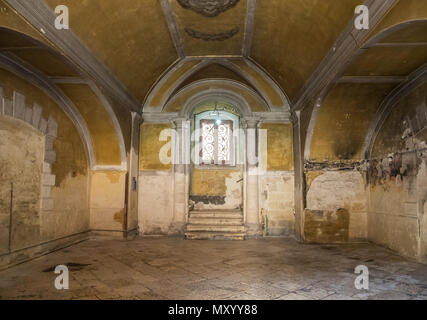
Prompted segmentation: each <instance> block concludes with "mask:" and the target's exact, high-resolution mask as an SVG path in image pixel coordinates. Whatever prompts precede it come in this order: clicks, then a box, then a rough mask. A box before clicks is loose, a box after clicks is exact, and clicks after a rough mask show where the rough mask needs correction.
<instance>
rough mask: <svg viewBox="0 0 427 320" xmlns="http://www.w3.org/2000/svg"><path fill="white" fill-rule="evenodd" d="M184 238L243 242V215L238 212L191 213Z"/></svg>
mask: <svg viewBox="0 0 427 320" xmlns="http://www.w3.org/2000/svg"><path fill="white" fill-rule="evenodd" d="M185 237H186V238H187V239H191V240H196V239H197V240H244V238H245V227H244V223H243V213H242V211H240V210H197V211H191V212H190V216H189V220H188V224H187V228H186V232H185Z"/></svg>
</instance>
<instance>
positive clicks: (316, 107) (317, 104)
mask: <svg viewBox="0 0 427 320" xmlns="http://www.w3.org/2000/svg"><path fill="white" fill-rule="evenodd" d="M426 22H427V19H412V20H408V21H403V22H399V23H397V24H394V25H391V26H388V27H386V28H383V29H381V30H379V31H378V32H377V33H375V34H374V35H373V36H372V37H371V38H369V39H367V40H366V42H364V43H361V44H360V46H359V48H358V50H356V51H355V53H354V54H353V55H352V56H351V58H350V59H349V61H348V62H347V63H346V66H345V68H348V67H350V66H351V64H352V63H353V62H354V61H356V59H357V58H358V57H359V56H360V55H362V54H363V53H364V52H365V51H366V50H367V49H369V48H372V47H374V46H375V45H380V44H381V42H382V41H383V40H384V39H386V38H387V37H388V36H390V35H392V34H393V33H395V32H396V31H399V30H403V29H405V28H409V27H411V26H414V25H416V24H419V23H426ZM425 68H426V66H425V65H424V66H423V67H421V68H420V69H419V70H416V71H414V72H413V74H410V75H409V76H408V80H407V81H404V82H403V83H401V84H400V85H398V86H397V87H396V88H394V89H393V90H392V91H391V92H390V94H389V95H388V96H387V97H386V98H385V99H384V101H383V102H382V103H381V105H380V106H379V111H378V112H377V114H376V115H375V118H374V120H373V122H372V124H371V126H370V128H369V130H368V131H367V132H366V138H365V140H364V141H362V144H363V145H362V156H364V157H365V156H366V154H367V153H369V148H370V143H373V141H372V139H373V138H372V135H375V132H374V131H375V128H374V127H375V126H377V125H378V122H379V121H381V120H380V119H379V117H383V116H384V114H385V113H386V110H385V109H387V108H389V107H390V104H391V103H392V101H391V100H393V99H395V98H396V97H399V96H400V94H403V93H404V92H405V91H406V92H407V91H408V86H409V87H413V86H414V83H415V82H417V81H418V83H419V81H420V77H422V73H423V72H425ZM423 70H424V71H423ZM345 71H346V69H344V70H341V74H342V75H343V74H344V73H345ZM415 80H416V81H415ZM339 83H340V82H339V79H337V81H336V82H335V84H334V85H331V86H330V87H327V88H325V89H324V90H323V91H321V92H320V94H319V95H318V96H317V99H316V100H314V101H313V102H312V103H313V109H312V111H310V118H309V122H308V127H307V134H306V137H305V141H304V150H303V151H304V153H303V159H304V160H306V161H309V160H310V159H311V148H312V141H313V136H314V130H315V127H316V125H317V124H318V121H317V120H318V117H319V113H320V110H321V108H322V105H323V103H324V101H325V100H326V98H327V97H328V95H329V94H330V93H331V92H332V91H333V90H334V88H335V87H336V85H337V84H339ZM378 130H379V129H378ZM373 140H374V139H373Z"/></svg>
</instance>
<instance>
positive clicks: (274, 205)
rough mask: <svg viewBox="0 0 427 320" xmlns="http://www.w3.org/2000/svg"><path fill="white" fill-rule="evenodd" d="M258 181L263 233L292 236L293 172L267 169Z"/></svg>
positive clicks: (293, 216)
mask: <svg viewBox="0 0 427 320" xmlns="http://www.w3.org/2000/svg"><path fill="white" fill-rule="evenodd" d="M259 181H260V193H261V194H260V204H261V206H260V207H261V212H260V214H261V217H260V218H261V221H262V224H263V225H264V234H265V235H267V236H292V235H293V233H294V230H295V226H294V225H295V211H294V173H293V172H286V171H268V172H266V173H265V174H264V175H262V176H261V177H260V179H259Z"/></svg>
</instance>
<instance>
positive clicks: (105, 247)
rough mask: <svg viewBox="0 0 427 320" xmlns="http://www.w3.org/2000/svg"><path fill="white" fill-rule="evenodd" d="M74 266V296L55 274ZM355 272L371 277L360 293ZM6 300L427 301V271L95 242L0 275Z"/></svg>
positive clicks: (299, 249)
mask: <svg viewBox="0 0 427 320" xmlns="http://www.w3.org/2000/svg"><path fill="white" fill-rule="evenodd" d="M60 264H69V265H70V288H69V290H62V291H59V290H56V289H55V287H54V281H55V278H56V276H57V275H56V274H55V273H54V272H53V270H54V268H55V266H57V265H60ZM357 265H366V266H367V267H368V268H369V272H370V288H369V290H357V289H356V288H355V286H354V280H355V279H356V277H357V275H356V274H355V273H354V269H355V267H356V266H357ZM0 299H423V300H424V299H427V266H426V265H422V264H418V263H416V262H413V261H408V260H407V259H404V258H402V257H399V256H397V255H395V254H393V253H392V252H390V251H388V250H386V249H383V248H380V247H377V246H373V245H370V244H357V245H342V246H333V245H304V244H299V243H297V242H295V241H293V240H291V239H273V238H268V239H263V240H247V241H236V242H229V241H186V240H182V239H179V238H137V239H135V240H132V241H127V242H126V241H120V240H112V239H107V240H105V239H104V240H89V241H86V242H82V243H80V244H78V245H75V246H72V247H69V248H67V249H64V250H61V251H58V252H55V253H52V254H50V255H47V256H44V257H41V258H39V259H36V260H33V261H31V262H28V263H25V264H21V265H19V266H16V267H14V268H11V269H8V270H5V271H2V272H0Z"/></svg>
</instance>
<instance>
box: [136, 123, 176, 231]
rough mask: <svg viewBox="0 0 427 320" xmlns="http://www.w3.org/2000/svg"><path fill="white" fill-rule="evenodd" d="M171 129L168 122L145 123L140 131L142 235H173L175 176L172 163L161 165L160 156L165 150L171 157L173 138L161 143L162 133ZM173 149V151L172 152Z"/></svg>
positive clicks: (140, 210) (139, 223)
mask: <svg viewBox="0 0 427 320" xmlns="http://www.w3.org/2000/svg"><path fill="white" fill-rule="evenodd" d="M167 129H171V125H170V124H167V123H144V124H142V125H141V131H140V156H139V170H140V171H139V190H138V192H139V197H138V203H139V209H138V229H139V232H140V234H144V235H153V234H155V235H156V234H171V233H174V232H175V231H174V229H173V227H172V222H173V218H174V187H175V186H174V174H173V167H172V164H162V163H161V161H160V159H159V153H160V152H161V150H162V148H166V149H164V150H166V151H165V155H166V156H171V151H169V152H167V148H168V147H171V146H172V145H171V137H169V138H167V140H166V141H160V140H159V137H160V133H161V132H162V131H163V130H167ZM169 150H171V149H169Z"/></svg>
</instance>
